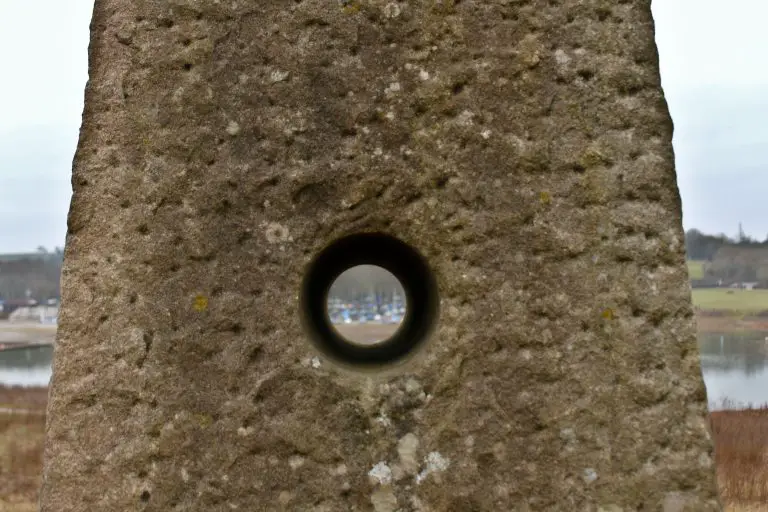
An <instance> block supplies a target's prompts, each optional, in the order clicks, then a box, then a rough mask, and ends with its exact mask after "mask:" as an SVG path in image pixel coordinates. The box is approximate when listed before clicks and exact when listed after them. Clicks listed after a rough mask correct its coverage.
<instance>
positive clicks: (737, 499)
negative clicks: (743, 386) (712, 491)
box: [710, 407, 768, 509]
mask: <svg viewBox="0 0 768 512" xmlns="http://www.w3.org/2000/svg"><path fill="white" fill-rule="evenodd" d="M710 425H711V428H712V434H713V436H714V439H715V462H716V464H717V476H718V482H719V484H720V494H721V496H722V498H723V500H724V501H725V502H728V503H733V504H739V505H759V504H762V505H764V506H766V505H768V407H760V408H752V409H744V410H732V411H715V412H712V413H711V414H710ZM766 508H767V509H768V506H767V507H766Z"/></svg>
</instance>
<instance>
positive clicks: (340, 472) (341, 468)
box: [331, 464, 347, 476]
mask: <svg viewBox="0 0 768 512" xmlns="http://www.w3.org/2000/svg"><path fill="white" fill-rule="evenodd" d="M331 473H332V474H333V475H335V476H344V475H346V474H347V465H346V464H339V465H338V466H336V467H335V468H333V470H332V471H331Z"/></svg>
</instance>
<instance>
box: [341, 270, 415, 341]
mask: <svg viewBox="0 0 768 512" xmlns="http://www.w3.org/2000/svg"><path fill="white" fill-rule="evenodd" d="M326 305H327V315H328V319H329V320H330V322H331V324H332V325H333V327H334V329H335V330H336V332H337V333H338V334H340V335H341V336H342V337H343V338H344V339H346V340H347V341H349V342H350V343H356V344H358V345H372V344H375V343H382V342H385V341H386V340H388V339H389V338H391V337H392V336H393V335H394V334H395V332H397V330H398V328H399V327H400V325H401V324H402V322H403V318H405V313H406V310H407V299H406V296H405V290H404V289H403V285H402V284H400V281H398V279H397V278H396V277H395V275H394V274H393V273H392V272H390V271H389V270H386V269H384V268H382V267H379V266H377V265H357V266H356V267H352V268H350V269H347V270H345V271H344V272H342V273H341V275H339V277H337V278H336V280H335V281H334V282H333V284H332V285H331V288H330V290H329V291H328V299H327V301H326Z"/></svg>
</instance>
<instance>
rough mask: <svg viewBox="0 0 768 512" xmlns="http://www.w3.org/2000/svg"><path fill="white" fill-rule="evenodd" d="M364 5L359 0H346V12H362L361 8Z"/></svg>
mask: <svg viewBox="0 0 768 512" xmlns="http://www.w3.org/2000/svg"><path fill="white" fill-rule="evenodd" d="M362 7H363V6H362V4H361V3H360V2H358V1H357V0H351V1H347V2H344V13H345V14H355V13H357V12H360V9H361V8H362Z"/></svg>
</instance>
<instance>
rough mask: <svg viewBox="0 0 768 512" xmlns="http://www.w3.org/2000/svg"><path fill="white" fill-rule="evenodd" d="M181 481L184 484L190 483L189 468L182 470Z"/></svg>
mask: <svg viewBox="0 0 768 512" xmlns="http://www.w3.org/2000/svg"><path fill="white" fill-rule="evenodd" d="M181 480H182V481H183V482H184V483H186V482H189V471H187V468H181Z"/></svg>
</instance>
